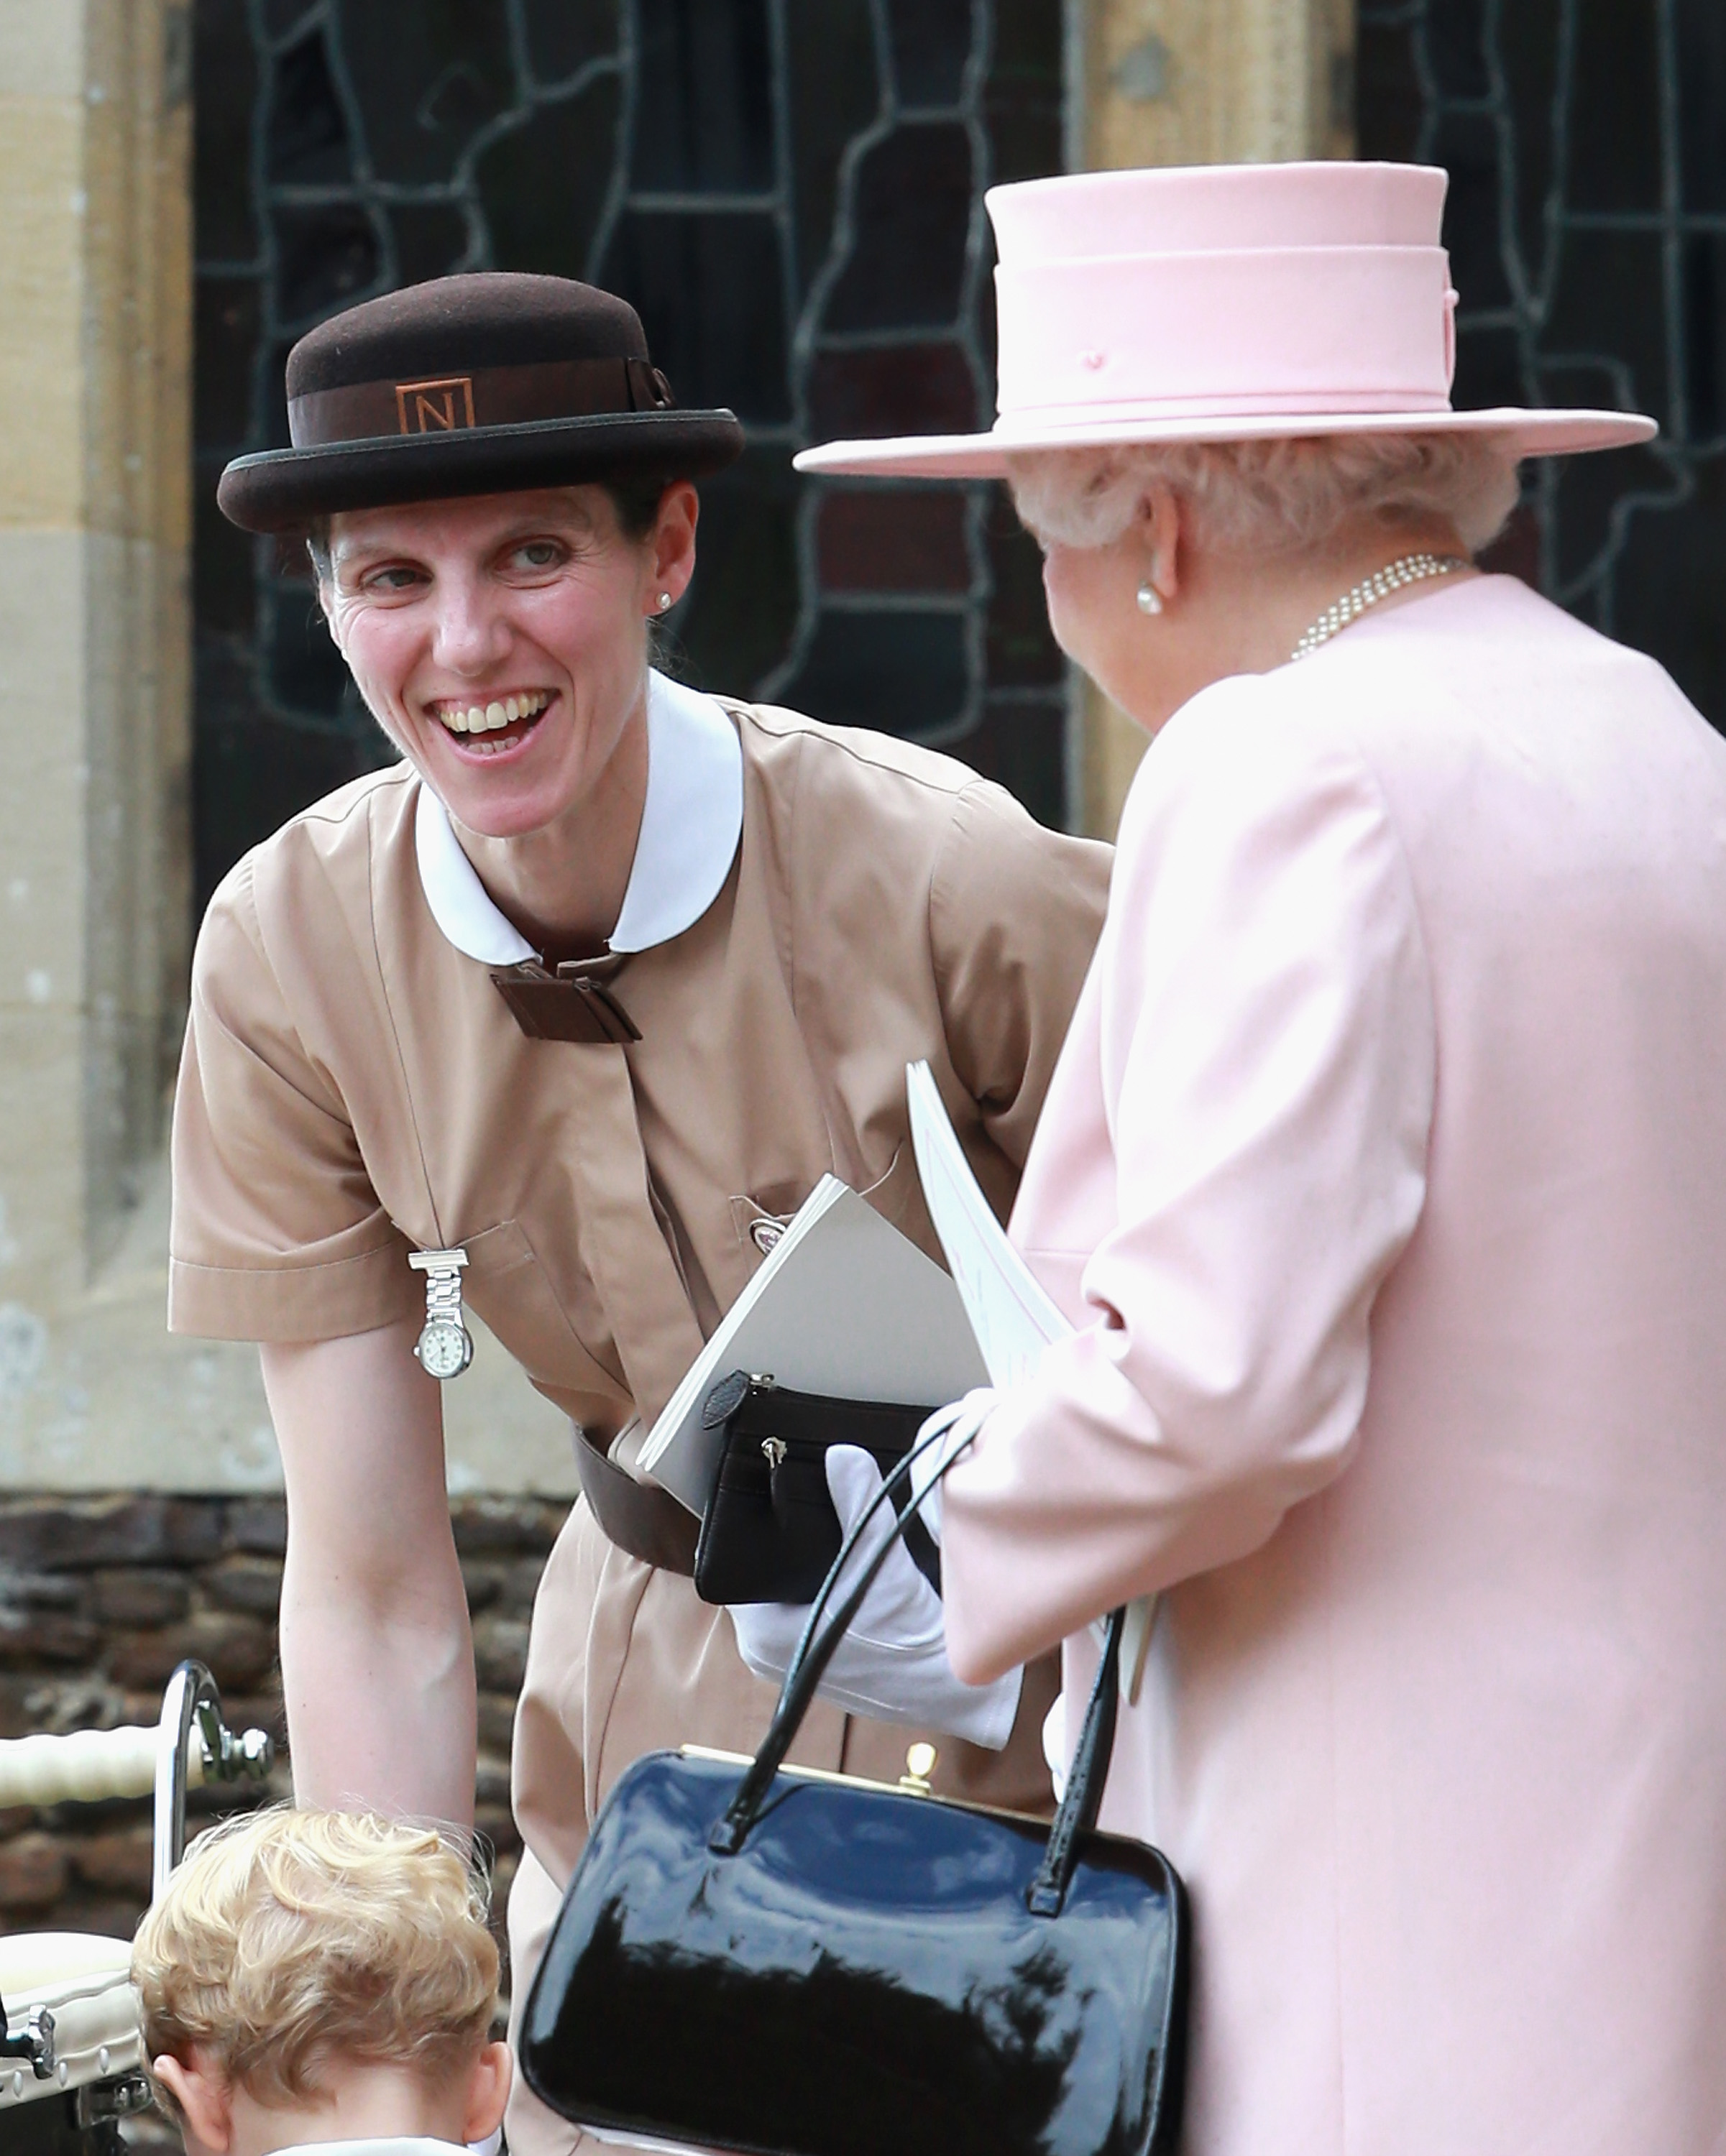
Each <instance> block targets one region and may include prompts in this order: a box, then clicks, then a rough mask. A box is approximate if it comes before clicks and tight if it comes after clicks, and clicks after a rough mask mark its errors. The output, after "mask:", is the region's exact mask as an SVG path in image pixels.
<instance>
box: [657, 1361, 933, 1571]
mask: <svg viewBox="0 0 1726 2156" xmlns="http://www.w3.org/2000/svg"><path fill="white" fill-rule="evenodd" d="M933 1413H934V1409H933V1408H932V1407H916V1406H904V1405H901V1404H899V1403H898V1402H896V1401H891V1400H842V1399H830V1398H828V1397H827V1396H826V1395H825V1394H821V1393H799V1392H796V1391H794V1390H793V1389H791V1388H790V1387H789V1386H787V1385H781V1384H778V1383H775V1382H774V1381H773V1378H770V1377H752V1376H751V1375H750V1374H749V1373H748V1372H747V1370H733V1371H732V1373H731V1374H730V1376H729V1377H726V1378H721V1379H720V1380H719V1382H718V1383H717V1385H715V1386H714V1387H713V1389H712V1390H711V1392H710V1393H709V1394H708V1395H707V1397H706V1400H705V1401H704V1402H703V1403H702V1405H701V1426H702V1428H703V1429H704V1430H719V1429H722V1430H724V1432H725V1450H724V1451H723V1453H722V1455H721V1458H720V1462H719V1474H718V1477H717V1480H716V1481H715V1483H714V1486H713V1494H712V1496H711V1497H710V1498H709V1499H708V1501H707V1509H706V1513H705V1514H704V1515H703V1517H702V1520H701V1540H700V1541H699V1543H697V1544H696V1594H699V1595H700V1596H701V1599H702V1600H703V1601H704V1602H717V1603H737V1602H813V1601H814V1599H815V1596H816V1594H817V1593H818V1592H819V1589H820V1585H821V1582H822V1581H823V1580H824V1578H826V1577H827V1573H828V1572H829V1570H830V1568H831V1566H832V1563H833V1561H834V1559H835V1558H836V1557H837V1556H838V1555H839V1545H840V1530H839V1515H838V1513H837V1512H835V1510H834V1509H833V1500H832V1498H831V1497H830V1496H829V1494H828V1491H827V1450H828V1448H829V1446H830V1445H860V1447H861V1448H862V1450H864V1451H865V1452H866V1453H868V1454H870V1455H871V1456H872V1458H873V1459H874V1460H875V1464H876V1466H877V1467H879V1468H880V1470H881V1473H882V1475H883V1476H887V1475H891V1472H892V1471H893V1470H894V1468H896V1466H898V1465H899V1463H900V1461H901V1460H903V1459H904V1457H905V1455H906V1454H907V1452H909V1451H910V1450H911V1448H912V1445H913V1444H914V1443H915V1442H916V1439H917V1431H918V1430H920V1429H921V1428H922V1424H924V1423H925V1422H927V1420H928V1419H929V1417H930V1416H931V1415H932V1414H933ZM906 1509H907V1507H906V1506H905V1505H904V1504H902V1505H901V1507H900V1511H901V1513H902V1514H903V1513H904V1512H905V1511H906ZM905 1547H906V1548H907V1550H908V1551H909V1552H910V1553H911V1555H912V1560H913V1561H914V1563H916V1565H917V1569H918V1571H919V1572H921V1573H922V1575H923V1577H924V1578H926V1579H927V1581H928V1582H929V1584H931V1585H932V1587H933V1588H934V1589H935V1590H936V1592H937V1594H938V1593H939V1592H940V1589H941V1553H940V1552H939V1551H938V1550H937V1548H936V1547H935V1544H934V1542H933V1540H932V1538H931V1537H930V1534H929V1532H928V1529H927V1527H924V1525H923V1523H922V1521H921V1520H918V1519H917V1518H915V1517H911V1518H907V1520H906V1523H905Z"/></svg>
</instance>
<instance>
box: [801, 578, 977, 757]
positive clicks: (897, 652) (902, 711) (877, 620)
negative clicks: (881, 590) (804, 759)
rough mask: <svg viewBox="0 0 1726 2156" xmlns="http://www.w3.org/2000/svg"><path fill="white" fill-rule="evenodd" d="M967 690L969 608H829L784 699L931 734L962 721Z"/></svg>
mask: <svg viewBox="0 0 1726 2156" xmlns="http://www.w3.org/2000/svg"><path fill="white" fill-rule="evenodd" d="M968 690H969V671H968V666H967V664H966V659H965V622H964V617H963V614H959V613H886V612H882V613H876V612H875V611H874V610H872V609H871V611H870V612H869V613H837V612H835V611H831V610H827V611H824V612H823V613H822V615H821V619H820V621H819V624H818V625H817V627H816V629H815V634H814V641H813V643H812V644H810V647H809V656H808V657H807V658H806V659H805V660H804V663H803V665H802V666H801V668H800V669H799V671H798V672H797V674H796V675H794V677H793V679H792V681H791V683H790V685H789V688H788V690H787V693H786V696H785V701H786V702H788V703H790V704H794V705H795V706H797V707H798V708H799V710H801V711H814V712H816V713H818V714H819V716H821V717H822V718H824V719H830V720H832V721H835V723H837V724H839V725H841V726H846V725H850V726H879V727H881V728H883V729H884V730H885V731H886V732H888V733H893V734H901V735H904V736H907V737H909V738H911V739H913V740H917V739H922V740H927V739H929V738H930V737H934V736H939V735H940V734H942V733H943V732H945V731H947V730H948V729H949V728H951V727H953V726H957V725H958V724H959V723H960V722H961V721H962V720H963V716H964V712H965V708H966V703H967V700H968Z"/></svg>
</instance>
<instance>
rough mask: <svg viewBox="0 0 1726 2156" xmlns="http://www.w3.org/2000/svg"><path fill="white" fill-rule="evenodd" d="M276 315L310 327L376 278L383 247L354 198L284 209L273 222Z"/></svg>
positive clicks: (288, 323)
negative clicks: (324, 207) (352, 201)
mask: <svg viewBox="0 0 1726 2156" xmlns="http://www.w3.org/2000/svg"><path fill="white" fill-rule="evenodd" d="M275 236H276V245H277V249H278V252H277V255H276V272H275V311H276V318H277V320H278V321H280V322H282V323H284V324H285V325H286V326H290V327H293V326H298V325H301V324H304V325H305V326H306V327H307V328H310V327H311V324H312V323H313V322H317V321H322V320H323V318H324V316H326V315H329V314H333V313H334V312H335V311H336V309H337V308H338V307H347V306H352V305H353V303H354V301H355V300H363V299H365V298H366V297H367V295H368V294H369V293H370V292H371V290H372V287H373V286H374V285H376V284H377V282H378V272H379V271H380V269H382V268H383V249H382V248H381V247H380V246H379V244H378V232H377V228H376V227H375V226H374V225H373V224H372V219H371V217H370V215H369V214H368V213H367V211H366V210H365V209H364V208H362V207H361V205H360V204H359V203H331V205H330V206H329V208H326V209H285V210H283V211H282V212H281V213H280V215H279V216H278V218H277V219H276V227H275Z"/></svg>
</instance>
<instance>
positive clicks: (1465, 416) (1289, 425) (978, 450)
mask: <svg viewBox="0 0 1726 2156" xmlns="http://www.w3.org/2000/svg"><path fill="white" fill-rule="evenodd" d="M1659 431H1660V429H1659V427H1658V426H1657V423H1655V421H1653V420H1652V419H1648V418H1643V417H1642V415H1641V413H1633V412H1588V411H1574V412H1544V411H1518V410H1517V409H1514V408H1508V407H1507V408H1500V409H1497V410H1493V411H1490V412H1338V413H1318V412H1302V413H1280V414H1271V415H1268V416H1264V415H1261V416H1259V417H1256V418H1250V419H1249V418H1216V417H1210V418H1178V419H1174V418H1143V419H1122V418H1115V419H1111V420H1107V421H1102V420H1099V421H1097V423H1095V424H1093V425H1088V426H1087V425H1081V426H1076V427H1045V428H1038V427H1036V426H1034V425H1028V424H1025V423H1020V424H1019V425H1015V426H1013V427H1010V428H1003V427H999V426H997V427H995V428H994V429H991V431H990V432H989V433H988V434H922V435H916V434H913V435H909V436H903V437H900V438H898V439H892V440H883V441H876V442H823V443H822V444H820V445H819V447H818V448H815V449H804V450H802V451H800V452H799V454H798V455H797V456H796V457H795V458H794V459H793V461H794V463H795V465H796V466H797V469H798V470H799V471H803V472H834V473H840V472H844V473H852V474H855V475H860V476H878V477H881V478H902V479H1004V478H1005V477H1006V475H1007V470H1008V459H1009V457H1013V456H1022V455H1025V454H1028V453H1031V452H1034V451H1037V450H1042V449H1108V448H1112V447H1115V446H1117V445H1125V444H1129V443H1134V442H1261V441H1282V440H1292V439H1297V438H1305V437H1307V436H1309V435H1314V434H1326V435H1328V434H1485V435H1488V436H1490V437H1492V438H1493V439H1496V440H1497V442H1498V443H1500V444H1501V445H1502V446H1503V450H1504V453H1505V454H1506V455H1507V456H1508V457H1511V458H1513V459H1520V458H1523V457H1555V456H1562V455H1564V454H1576V453H1580V452H1581V451H1584V450H1588V449H1628V448H1630V447H1631V446H1632V445H1633V444H1636V443H1638V442H1646V441H1652V439H1653V438H1654V436H1655V435H1656V434H1658V433H1659Z"/></svg>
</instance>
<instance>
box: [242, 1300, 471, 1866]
mask: <svg viewBox="0 0 1726 2156" xmlns="http://www.w3.org/2000/svg"><path fill="white" fill-rule="evenodd" d="M263 1361H264V1383H265V1391H266V1393H267V1394H268V1395H269V1399H270V1414H271V1416H272V1418H273V1419H274V1421H275V1432H276V1437H277V1440H278V1441H279V1442H280V1446H281V1455H282V1468H283V1473H284V1477H285V1481H286V1484H287V1496H288V1554H287V1565H286V1569H285V1573H284V1577H283V1580H282V1605H281V1660H282V1687H283V1691H284V1693H285V1698H286V1702H287V1712H288V1746H289V1752H290V1757H291V1760H292V1764H293V1770H294V1791H295V1795H296V1796H297V1798H298V1799H299V1800H300V1802H301V1804H324V1805H331V1806H349V1805H352V1806H360V1807H363V1808H366V1809H375V1810H378V1811H383V1812H388V1813H392V1814H396V1815H408V1816H412V1817H416V1818H432V1819H439V1820H447V1821H449V1823H451V1824H452V1825H461V1826H466V1825H470V1824H471V1823H472V1820H473V1809H474V1763H475V1698H474V1651H473V1635H472V1632H471V1630H470V1627H469V1624H468V1613H467V1596H466V1593H465V1589H464V1588H463V1585H462V1578H461V1567H460V1563H459V1562H458V1561H457V1558H456V1554H455V1536H454V1534H453V1532H451V1529H450V1524H449V1497H448V1495H447V1493H446V1491H445V1487H444V1423H443V1406H442V1402H441V1399H440V1396H439V1390H438V1388H437V1386H436V1385H435V1384H434V1383H433V1382H432V1380H431V1379H430V1378H428V1377H427V1376H426V1375H425V1374H424V1372H423V1371H422V1370H421V1369H420V1368H419V1364H418V1363H416V1362H415V1361H414V1326H413V1324H412V1323H410V1322H403V1323H402V1324H398V1325H393V1326H386V1327H380V1328H379V1329H378V1330H377V1331H376V1332H363V1333H357V1334H355V1335H352V1336H351V1337H347V1338H345V1339H337V1340H323V1341H310V1342H300V1343H273V1344H271V1345H270V1346H267V1347H265V1350H264V1356H263Z"/></svg>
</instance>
